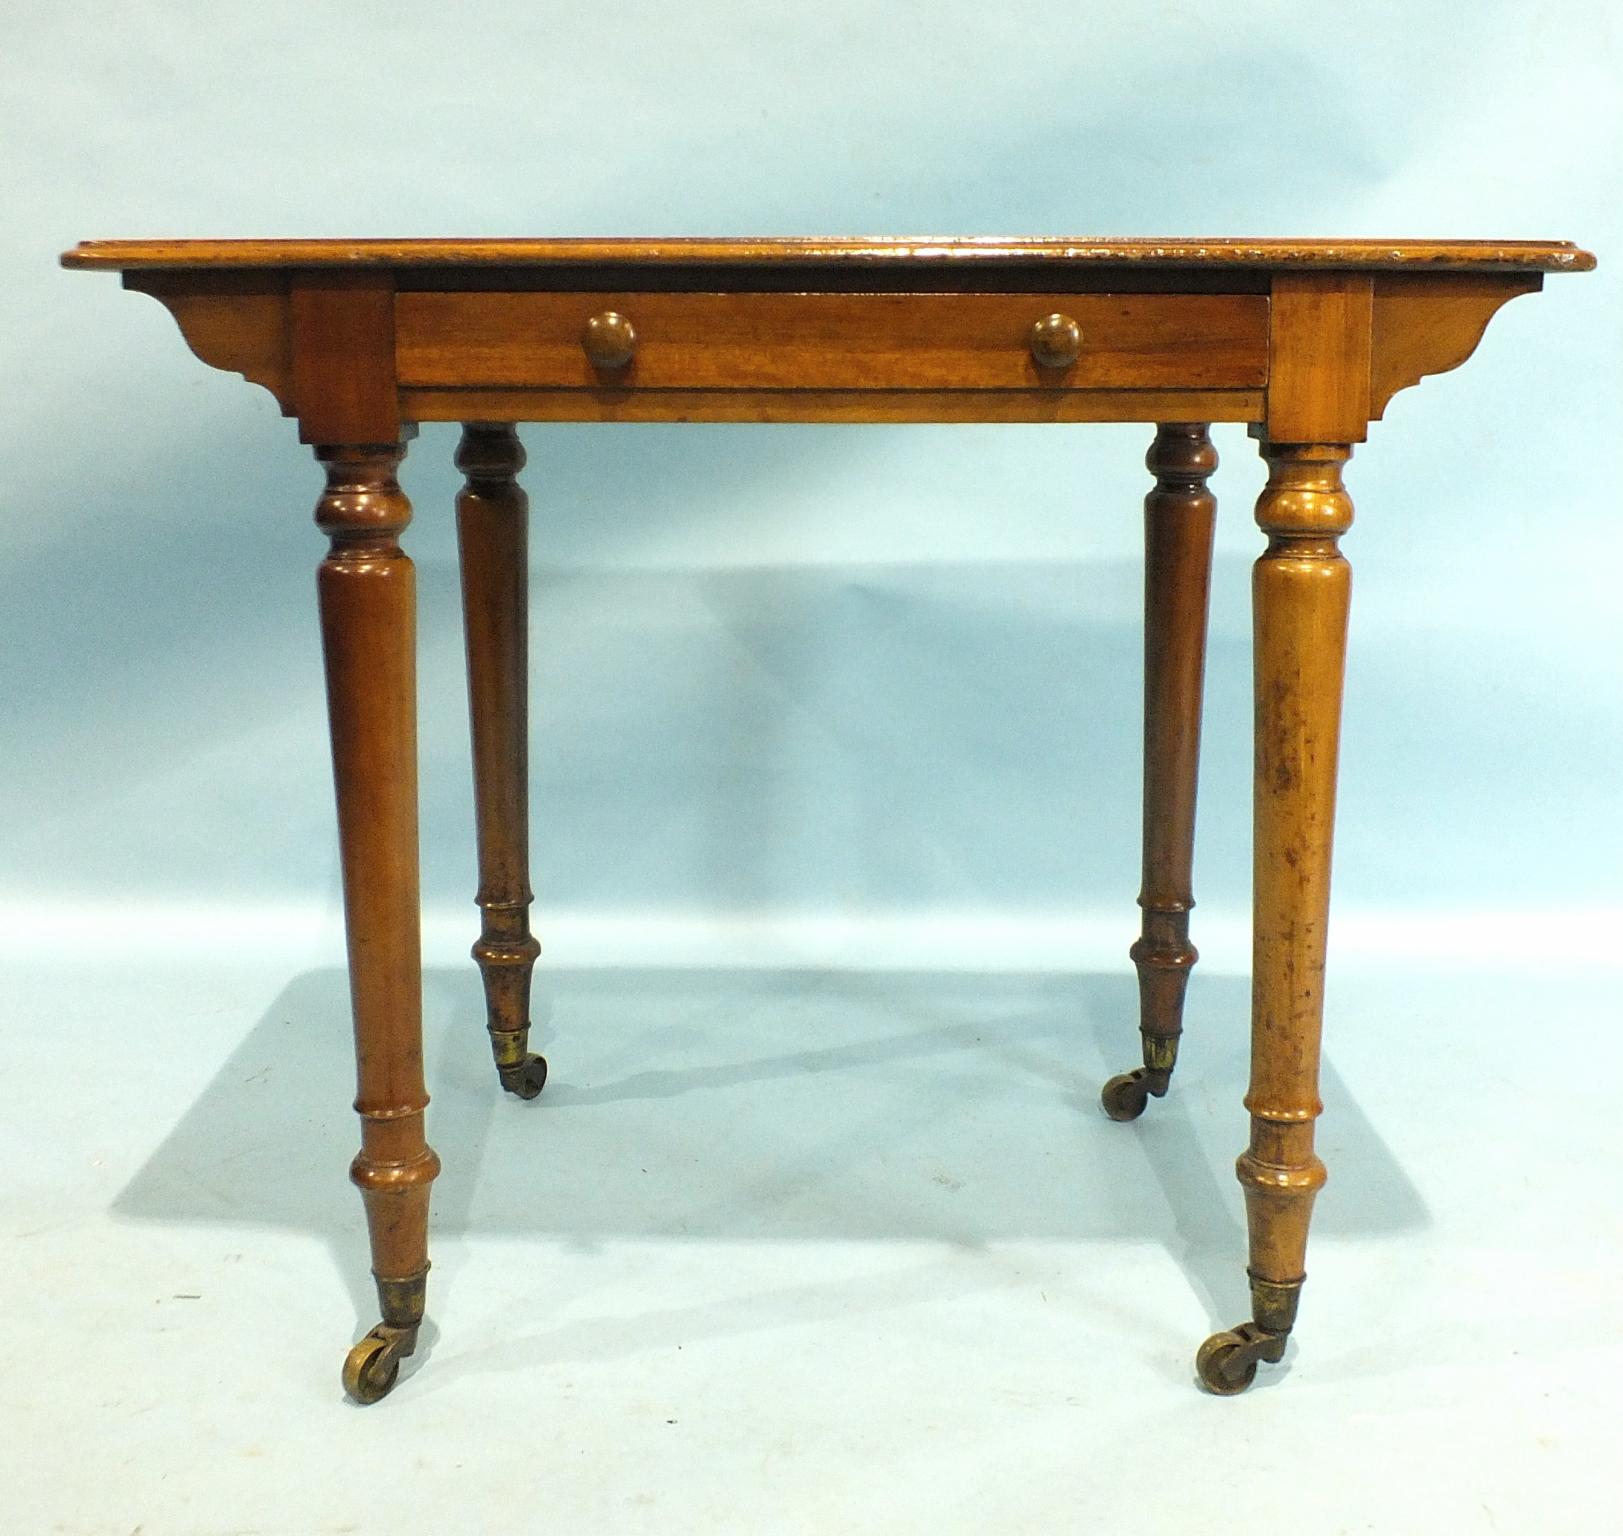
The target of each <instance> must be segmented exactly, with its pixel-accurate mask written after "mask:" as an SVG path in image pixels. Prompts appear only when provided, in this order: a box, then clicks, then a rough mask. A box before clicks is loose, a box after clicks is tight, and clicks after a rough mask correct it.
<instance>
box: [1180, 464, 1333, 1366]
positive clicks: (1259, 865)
mask: <svg viewBox="0 0 1623 1536" xmlns="http://www.w3.org/2000/svg"><path fill="white" fill-rule="evenodd" d="M1262 451H1263V455H1264V457H1265V458H1266V459H1267V461H1268V486H1267V489H1266V490H1264V492H1263V493H1262V497H1261V499H1260V500H1259V501H1258V503H1257V522H1258V524H1259V525H1260V526H1261V528H1262V530H1263V532H1264V533H1266V534H1267V535H1268V548H1267V551H1266V552H1265V553H1264V554H1263V556H1262V558H1261V559H1260V560H1258V561H1257V564H1256V569H1255V572H1254V576H1253V582H1252V602H1253V612H1254V630H1255V657H1256V659H1255V668H1256V781H1255V811H1254V816H1255V843H1254V852H1253V862H1254V869H1253V881H1254V884H1253V895H1252V903H1253V929H1252V980H1251V1087H1250V1091H1249V1092H1248V1093H1247V1094H1246V1099H1245V1104H1246V1108H1247V1109H1248V1110H1249V1111H1250V1112H1251V1145H1250V1147H1249V1148H1248V1149H1247V1150H1246V1151H1245V1152H1244V1153H1242V1154H1241V1157H1240V1160H1239V1165H1238V1173H1239V1178H1240V1184H1241V1186H1242V1187H1243V1189H1244V1191H1245V1203H1246V1224H1247V1226H1248V1228H1249V1233H1250V1247H1251V1263H1250V1268H1249V1271H1248V1273H1249V1275H1250V1277H1251V1308H1252V1320H1251V1321H1250V1322H1248V1323H1245V1324H1242V1325H1241V1326H1240V1327H1239V1328H1238V1329H1236V1330H1234V1331H1232V1332H1229V1333H1220V1334H1217V1335H1215V1336H1214V1337H1212V1338H1210V1339H1208V1340H1207V1341H1206V1343H1205V1344H1203V1345H1202V1346H1201V1349H1200V1353H1199V1355H1198V1356H1197V1368H1198V1370H1199V1372H1200V1376H1201V1379H1202V1381H1204V1382H1205V1384H1206V1385H1207V1386H1208V1387H1209V1388H1211V1389H1212V1390H1213V1391H1215V1392H1220V1393H1232V1392H1240V1391H1243V1390H1244V1389H1245V1388H1246V1387H1247V1386H1249V1385H1250V1383H1251V1380H1252V1378H1253V1377H1254V1376H1255V1375H1256V1370H1257V1363H1258V1361H1261V1360H1266V1361H1270V1362H1272V1361H1278V1360H1280V1359H1282V1358H1283V1356H1284V1353H1285V1338H1286V1335H1287V1334H1288V1333H1289V1332H1290V1330H1291V1327H1292V1325H1293V1324H1294V1323H1295V1321H1296V1304H1297V1299H1298V1297H1299V1296H1300V1293H1301V1289H1302V1281H1303V1278H1304V1275H1305V1269H1304V1257H1305V1254H1306V1250H1307V1229H1308V1220H1309V1218H1310V1216H1311V1214H1312V1210H1313V1197H1314V1196H1315V1195H1316V1194H1317V1193H1318V1191H1319V1189H1320V1187H1321V1186H1322V1185H1323V1184H1324V1165H1323V1164H1322V1163H1321V1162H1320V1161H1319V1159H1318V1158H1317V1157H1316V1156H1315V1155H1314V1152H1313V1122H1314V1120H1315V1119H1316V1118H1317V1117H1318V1115H1319V1112H1320V1110H1321V1109H1322V1107H1323V1106H1322V1105H1321V1104H1320V1102H1319V1033H1320V1025H1321V1022H1322V1018H1323V1013H1324V959H1325V937H1326V923H1327V921H1328V918H1329V912H1330V846H1331V834H1332V829H1333V826H1334V822H1335V800H1336V757H1337V750H1338V746H1339V742H1340V734H1341V686H1342V673H1343V668H1344V663H1345V657H1346V648H1347V607H1348V599H1349V596H1350V594H1351V589H1352V579H1351V577H1352V573H1351V571H1350V569H1349V568H1348V565H1347V562H1346V561H1345V560H1344V559H1343V558H1342V556H1341V553H1340V550H1339V547H1338V541H1339V539H1340V537H1341V535H1342V534H1343V533H1345V532H1346V530H1347V529H1348V528H1349V527H1350V526H1351V525H1352V502H1351V500H1350V499H1349V498H1348V496H1347V493H1346V492H1345V491H1344V490H1343V489H1342V485H1341V466H1342V465H1343V463H1345V462H1346V460H1347V458H1348V456H1349V454H1350V452H1351V449H1350V448H1348V447H1347V446H1346V445H1344V444H1326V445H1299V444H1298V445H1286V444H1272V443H1270V444H1265V445H1264V447H1263V450H1262Z"/></svg>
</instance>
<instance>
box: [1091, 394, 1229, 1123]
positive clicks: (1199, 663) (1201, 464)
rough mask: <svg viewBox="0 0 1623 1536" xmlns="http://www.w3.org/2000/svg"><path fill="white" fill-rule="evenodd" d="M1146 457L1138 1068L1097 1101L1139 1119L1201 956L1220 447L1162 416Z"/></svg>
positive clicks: (1171, 1060) (1163, 1078)
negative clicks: (1194, 873) (1192, 925)
mask: <svg viewBox="0 0 1623 1536" xmlns="http://www.w3.org/2000/svg"><path fill="white" fill-rule="evenodd" d="M1144 462H1145V464H1146V466H1147V467H1148V468H1149V470H1150V472H1151V473H1152V474H1153V475H1154V476H1155V487H1154V489H1153V490H1151V491H1150V493H1149V495H1148V496H1146V497H1145V498H1144V884H1143V888H1142V890H1141V891H1140V894H1139V898H1138V904H1139V906H1140V907H1141V908H1143V926H1142V929H1141V931H1140V935H1139V938H1138V941H1137V942H1136V943H1135V944H1134V945H1133V947H1132V949H1131V950H1130V951H1129V953H1130V955H1131V958H1132V961H1133V964H1134V965H1135V966H1136V967H1137V968H1138V995H1139V1025H1138V1027H1139V1033H1140V1035H1141V1037H1142V1041H1143V1051H1144V1065H1143V1066H1142V1067H1137V1068H1135V1069H1134V1070H1133V1071H1131V1072H1124V1073H1122V1074H1121V1075H1120V1076H1119V1077H1113V1078H1111V1079H1110V1081H1109V1082H1108V1083H1106V1084H1105V1086H1104V1092H1103V1093H1102V1095H1101V1099H1102V1102H1103V1104H1104V1109H1105V1113H1106V1114H1107V1115H1109V1116H1110V1118H1111V1119H1112V1120H1136V1119H1137V1118H1138V1116H1139V1115H1141V1114H1143V1112H1144V1106H1145V1105H1146V1104H1147V1103H1148V1102H1149V1099H1150V1097H1151V1095H1153V1096H1155V1097H1156V1098H1160V1097H1161V1096H1162V1095H1163V1094H1164V1093H1165V1092H1166V1091H1167V1087H1168V1084H1169V1083H1170V1082H1171V1080H1172V1069H1173V1067H1174V1065H1175V1064H1176V1063H1177V1059H1178V1037H1179V1036H1180V1035H1181V1034H1182V1032H1183V999H1184V990H1185V988H1186V987H1187V986H1188V984H1189V970H1190V967H1191V966H1193V965H1194V963H1195V960H1196V958H1197V955H1196V951H1195V947H1194V945H1193V944H1191V943H1190V942H1189V909H1190V908H1191V907H1192V906H1194V904H1195V898H1194V894H1193V891H1192V889H1191V866H1192V864H1193V861H1194V844H1195V781H1196V776H1197V772H1198V768H1199V761H1200V714H1201V691H1202V685H1203V682H1204V678H1205V667H1206V612H1207V607H1208V597H1209V593H1210V590H1211V568H1212V528H1213V523H1214V519H1215V516H1216V511H1217V502H1216V498H1215V497H1213V495H1212V493H1211V492H1210V491H1209V490H1208V489H1207V486H1206V482H1207V480H1208V479H1209V478H1210V477H1211V474H1212V472H1213V471H1214V470H1215V469H1216V468H1217V450H1216V449H1215V448H1213V447H1212V442H1211V438H1210V437H1209V436H1208V434H1207V428H1206V426H1205V424H1204V423H1202V422H1163V423H1162V424H1161V425H1160V426H1159V427H1157V428H1156V433H1155V441H1154V443H1153V444H1151V446H1150V451H1149V453H1148V455H1147V456H1146V457H1145V460H1144Z"/></svg>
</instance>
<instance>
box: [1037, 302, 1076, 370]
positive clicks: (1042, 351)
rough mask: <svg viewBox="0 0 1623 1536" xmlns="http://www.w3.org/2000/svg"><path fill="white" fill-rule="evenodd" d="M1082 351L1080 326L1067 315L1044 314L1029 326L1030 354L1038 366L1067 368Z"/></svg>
mask: <svg viewBox="0 0 1623 1536" xmlns="http://www.w3.org/2000/svg"><path fill="white" fill-rule="evenodd" d="M1081 351H1082V327H1081V326H1080V325H1078V324H1077V323H1076V321H1074V320H1073V319H1072V318H1071V317H1070V316H1069V315H1044V316H1043V317H1042V319H1041V320H1039V321H1038V322H1037V323H1036V324H1035V325H1034V326H1032V328H1031V355H1032V356H1033V357H1034V358H1036V360H1037V366H1038V367H1039V368H1069V367H1070V366H1071V364H1072V363H1074V362H1075V361H1076V359H1077V357H1078V355H1079V354H1080V353H1081Z"/></svg>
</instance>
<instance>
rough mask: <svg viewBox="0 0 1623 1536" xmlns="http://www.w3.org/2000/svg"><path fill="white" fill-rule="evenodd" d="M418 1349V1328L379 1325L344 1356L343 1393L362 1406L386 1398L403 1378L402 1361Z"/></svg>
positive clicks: (387, 1324)
mask: <svg viewBox="0 0 1623 1536" xmlns="http://www.w3.org/2000/svg"><path fill="white" fill-rule="evenodd" d="M416 1347H417V1330H416V1329H415V1328H396V1327H393V1326H392V1325H390V1324H389V1323H379V1324H378V1325H377V1327H376V1328H374V1329H373V1330H372V1331H371V1332H370V1333H369V1334H367V1336H366V1337H365V1338H364V1339H362V1340H361V1342H360V1343H359V1344H357V1345H356V1346H355V1347H354V1348H353V1349H352V1350H350V1352H349V1353H348V1354H347V1355H346V1356H345V1357H344V1390H345V1391H346V1392H347V1393H348V1394H349V1395H350V1396H351V1397H352V1398H354V1400H355V1401H356V1402H357V1403H363V1404H364V1403H375V1402H377V1401H378V1400H379V1399H380V1398H385V1397H387V1396H388V1395H389V1394H390V1392H392V1391H393V1390H394V1384H395V1382H396V1381H398V1380H399V1379H400V1362H401V1361H402V1360H403V1359H405V1357H406V1356H407V1355H409V1354H410V1353H411V1352H412V1351H413V1350H414V1349H415V1348H416Z"/></svg>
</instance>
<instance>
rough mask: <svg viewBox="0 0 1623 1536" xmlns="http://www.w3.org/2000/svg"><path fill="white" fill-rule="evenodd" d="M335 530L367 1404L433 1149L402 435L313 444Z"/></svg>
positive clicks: (353, 1380)
mask: <svg viewBox="0 0 1623 1536" xmlns="http://www.w3.org/2000/svg"><path fill="white" fill-rule="evenodd" d="M316 452H317V456H318V457H319V458H320V459H321V460H322V462H323V463H324V464H325V465H326V470H327V488H326V491H325V492H324V494H323V495H322V497H321V500H320V502H319V503H318V504H317V506H316V523H317V525H318V526H319V527H320V528H321V530H322V532H324V533H325V534H327V536H328V537H329V538H330V539H331V541H332V545H331V549H330V551H329V552H328V555H327V558H326V559H325V560H323V561H322V563H321V569H320V572H319V574H318V578H317V588H318V594H319V598H320V607H321V639H322V647H323V650H324V652H325V656H326V670H327V705H328V712H329V716H330V721H331V727H332V758H333V782H334V786H335V788H336V791H337V799H338V837H339V848H340V857H341V862H342V867H343V881H344V919H345V925H346V929H347V932H348V940H349V977H350V999H351V1004H352V1006H353V1009H354V1015H355V1058H356V1067H357V1078H358V1085H359V1092H358V1093H357V1095H356V1099H355V1108H356V1110H357V1112H358V1113H359V1114H360V1117H361V1150H360V1154H359V1155H358V1156H357V1157H356V1159H355V1161H354V1164H353V1165H352V1166H351V1169H350V1177H351V1178H353V1179H354V1181H355V1183H356V1184H357V1185H359V1186H360V1191H361V1196H362V1199H363V1200H364V1202H365V1204H366V1221H367V1227H368V1229H369V1232H370V1235H371V1241H372V1272H373V1274H374V1276H375V1277H376V1279H377V1286H378V1301H379V1305H380V1309H381V1311H382V1313H383V1321H382V1322H381V1323H379V1325H378V1326H377V1327H376V1328H374V1329H373V1330H372V1331H371V1332H370V1333H369V1334H367V1336H366V1337H365V1338H364V1339H362V1340H361V1342H360V1343H359V1344H357V1345H356V1346H355V1348H354V1349H353V1350H352V1351H351V1352H350V1355H349V1358H348V1360H346V1362H345V1365H344V1386H345V1389H346V1390H347V1391H348V1392H349V1393H350V1395H351V1396H352V1397H354V1398H356V1399H357V1400H358V1401H360V1402H363V1403H369V1402H375V1401H376V1400H377V1399H378V1398H380V1397H382V1396H383V1395H384V1394H385V1393H386V1392H388V1391H389V1389H390V1388H391V1387H393V1386H394V1383H395V1377H396V1375H397V1374H398V1372H399V1369H400V1361H401V1359H402V1358H403V1357H404V1356H406V1355H409V1354H411V1353H412V1351H413V1350H414V1349H415V1348H416V1345H417V1330H418V1327H419V1325H420V1324H421V1323H422V1320H423V1303H424V1295H425V1288H426V1281H427V1277H428V1192H429V1186H430V1185H431V1184H432V1182H433V1179H434V1176H435V1175H436V1174H437V1173H438V1172H439V1159H438V1158H437V1157H435V1155H434V1153H433V1151H432V1149H431V1148H430V1147H429V1145H428V1143H427V1142H426V1141H425V1140H424V1139H423V1111H424V1109H425V1108H426V1107H427V1104H428V1094H427V1092H426V1091H425V1090H424V1086H423V1026H422V956H421V946H420V941H419V924H420V916H419V907H418V888H417V697H416V668H415V651H416V636H415V605H416V597H415V592H414V586H413V573H412V567H411V562H410V561H409V560H408V559H407V558H406V557H405V555H404V554H402V553H401V549H400V544H399V536H400V533H401V530H402V529H404V528H405V526H406V524H407V523H408V522H409V521H410V520H411V506H410V503H409V502H407V500H406V498H405V496H404V495H403V494H402V492H401V490H400V486H399V485H398V484H397V483H396V481H395V469H396V467H397V466H398V464H399V462H400V457H401V452H402V449H401V447H400V446H399V445H398V444H396V445H393V446H388V447H371V448H354V447H343V448H318V449H317V450H316Z"/></svg>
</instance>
